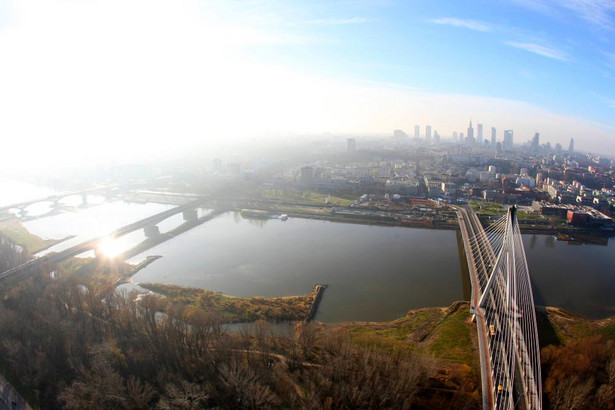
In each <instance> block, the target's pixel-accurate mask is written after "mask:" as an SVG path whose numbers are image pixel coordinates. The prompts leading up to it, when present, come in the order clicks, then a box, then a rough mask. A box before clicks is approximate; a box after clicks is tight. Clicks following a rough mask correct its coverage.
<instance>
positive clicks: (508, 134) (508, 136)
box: [502, 130, 513, 150]
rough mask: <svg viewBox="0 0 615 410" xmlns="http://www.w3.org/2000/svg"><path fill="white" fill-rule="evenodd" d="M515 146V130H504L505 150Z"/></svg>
mask: <svg viewBox="0 0 615 410" xmlns="http://www.w3.org/2000/svg"><path fill="white" fill-rule="evenodd" d="M512 147H513V131H512V130H504V144H503V146H502V148H504V149H505V150H510V149H512Z"/></svg>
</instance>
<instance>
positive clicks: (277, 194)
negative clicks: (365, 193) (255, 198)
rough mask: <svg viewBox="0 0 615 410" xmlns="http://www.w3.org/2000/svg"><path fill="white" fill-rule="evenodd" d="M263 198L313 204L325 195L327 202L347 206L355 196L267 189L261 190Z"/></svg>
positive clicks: (324, 199) (320, 200)
mask: <svg viewBox="0 0 615 410" xmlns="http://www.w3.org/2000/svg"><path fill="white" fill-rule="evenodd" d="M262 196H263V198H266V199H279V200H286V201H304V202H314V203H315V204H324V203H325V201H326V199H327V197H329V203H330V204H333V205H340V206H348V205H350V204H352V203H353V202H354V201H355V199H356V198H354V197H341V196H335V195H327V194H323V193H320V192H314V191H304V192H288V191H284V190H279V189H267V190H264V191H263V192H262Z"/></svg>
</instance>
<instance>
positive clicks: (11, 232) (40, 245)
mask: <svg viewBox="0 0 615 410" xmlns="http://www.w3.org/2000/svg"><path fill="white" fill-rule="evenodd" d="M0 232H2V234H3V235H4V236H6V237H7V238H8V239H9V240H10V241H11V242H13V243H14V244H16V245H19V246H22V247H24V248H25V249H26V250H27V251H28V252H29V253H30V254H35V253H37V252H40V251H43V250H46V249H49V248H50V247H52V246H54V245H57V244H58V243H60V242H64V241H67V240H69V239H71V238H73V237H74V236H67V237H65V238H62V239H43V238H41V237H40V236H37V235H34V234H33V233H31V232H30V231H28V230H27V229H26V227H25V226H23V224H22V223H21V222H20V221H18V220H16V219H8V220H4V221H1V222H0Z"/></svg>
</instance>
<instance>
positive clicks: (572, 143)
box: [568, 138, 574, 154]
mask: <svg viewBox="0 0 615 410" xmlns="http://www.w3.org/2000/svg"><path fill="white" fill-rule="evenodd" d="M568 152H569V153H571V154H572V153H573V152H574V138H570V145H568Z"/></svg>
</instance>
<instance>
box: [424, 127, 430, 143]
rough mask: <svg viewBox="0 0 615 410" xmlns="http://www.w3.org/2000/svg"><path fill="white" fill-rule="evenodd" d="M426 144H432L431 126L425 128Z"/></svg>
mask: <svg viewBox="0 0 615 410" xmlns="http://www.w3.org/2000/svg"><path fill="white" fill-rule="evenodd" d="M425 142H427V143H429V142H431V125H426V126H425Z"/></svg>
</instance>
